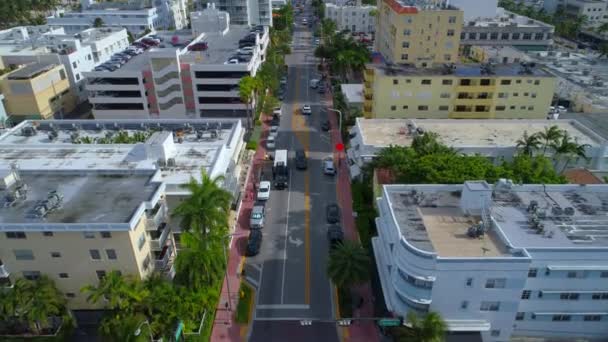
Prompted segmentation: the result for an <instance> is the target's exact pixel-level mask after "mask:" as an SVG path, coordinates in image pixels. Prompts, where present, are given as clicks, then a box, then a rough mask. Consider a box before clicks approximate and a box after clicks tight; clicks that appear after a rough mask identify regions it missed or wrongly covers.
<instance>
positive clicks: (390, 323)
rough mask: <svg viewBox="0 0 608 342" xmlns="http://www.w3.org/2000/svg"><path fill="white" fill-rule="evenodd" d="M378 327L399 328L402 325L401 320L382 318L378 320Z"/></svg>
mask: <svg viewBox="0 0 608 342" xmlns="http://www.w3.org/2000/svg"><path fill="white" fill-rule="evenodd" d="M378 325H379V326H381V327H398V326H400V325H401V319H399V318H382V319H380V320H378Z"/></svg>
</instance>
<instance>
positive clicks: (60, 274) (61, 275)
mask: <svg viewBox="0 0 608 342" xmlns="http://www.w3.org/2000/svg"><path fill="white" fill-rule="evenodd" d="M69 277H70V276H69V275H68V274H67V273H59V278H69Z"/></svg>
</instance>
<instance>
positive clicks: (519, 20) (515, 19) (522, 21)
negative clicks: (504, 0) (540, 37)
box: [466, 8, 553, 28]
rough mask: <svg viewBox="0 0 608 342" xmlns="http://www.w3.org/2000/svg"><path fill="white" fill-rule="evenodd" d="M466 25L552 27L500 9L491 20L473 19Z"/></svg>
mask: <svg viewBox="0 0 608 342" xmlns="http://www.w3.org/2000/svg"><path fill="white" fill-rule="evenodd" d="M466 25H467V26H477V27H507V26H517V27H551V28H552V27H553V26H552V25H549V24H547V23H544V22H542V21H538V20H534V19H532V18H529V17H526V16H523V15H519V14H516V13H513V12H509V11H507V10H504V9H502V8H498V10H497V13H496V16H495V17H493V18H475V19H474V20H471V21H469V22H468V23H467V24H466Z"/></svg>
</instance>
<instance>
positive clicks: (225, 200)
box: [172, 169, 232, 237]
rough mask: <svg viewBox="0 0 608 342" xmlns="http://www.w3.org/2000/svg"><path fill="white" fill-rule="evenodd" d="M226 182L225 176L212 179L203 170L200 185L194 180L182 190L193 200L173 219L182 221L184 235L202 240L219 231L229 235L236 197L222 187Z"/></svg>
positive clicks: (176, 213)
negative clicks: (230, 215) (199, 237)
mask: <svg viewBox="0 0 608 342" xmlns="http://www.w3.org/2000/svg"><path fill="white" fill-rule="evenodd" d="M223 181H224V177H223V176H217V177H215V178H211V177H209V175H207V172H205V170H204V169H201V180H200V182H199V181H197V180H196V179H194V177H191V178H190V181H189V182H188V183H187V184H184V185H182V186H181V187H182V188H183V189H186V190H188V191H189V192H190V197H188V198H187V199H186V200H185V201H183V202H181V203H180V204H179V205H178V206H177V207H176V208H175V209H174V210H173V214H172V216H175V217H179V218H180V219H181V223H180V226H181V228H182V229H183V230H184V231H193V232H194V233H196V234H198V235H200V236H202V237H207V236H208V235H209V234H211V233H215V231H217V232H218V233H219V234H223V235H225V233H226V230H227V228H228V213H229V209H230V203H231V202H232V195H231V194H230V193H229V192H227V191H226V190H224V189H223V188H222V187H221V185H220V183H221V182H223Z"/></svg>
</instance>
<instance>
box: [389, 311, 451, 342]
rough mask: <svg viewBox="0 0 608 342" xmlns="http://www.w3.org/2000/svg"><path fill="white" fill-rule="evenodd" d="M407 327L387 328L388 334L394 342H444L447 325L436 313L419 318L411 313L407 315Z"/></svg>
mask: <svg viewBox="0 0 608 342" xmlns="http://www.w3.org/2000/svg"><path fill="white" fill-rule="evenodd" d="M406 323H407V324H408V326H407V327H393V328H389V329H388V331H389V334H390V335H391V336H392V337H393V339H394V341H396V342H442V341H444V340H445V333H446V329H447V325H446V323H445V321H444V320H443V318H442V317H441V316H440V315H439V314H438V313H436V312H429V313H428V314H426V315H424V316H423V317H420V316H418V315H416V314H415V313H413V312H410V313H409V314H408V315H407V319H406Z"/></svg>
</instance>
